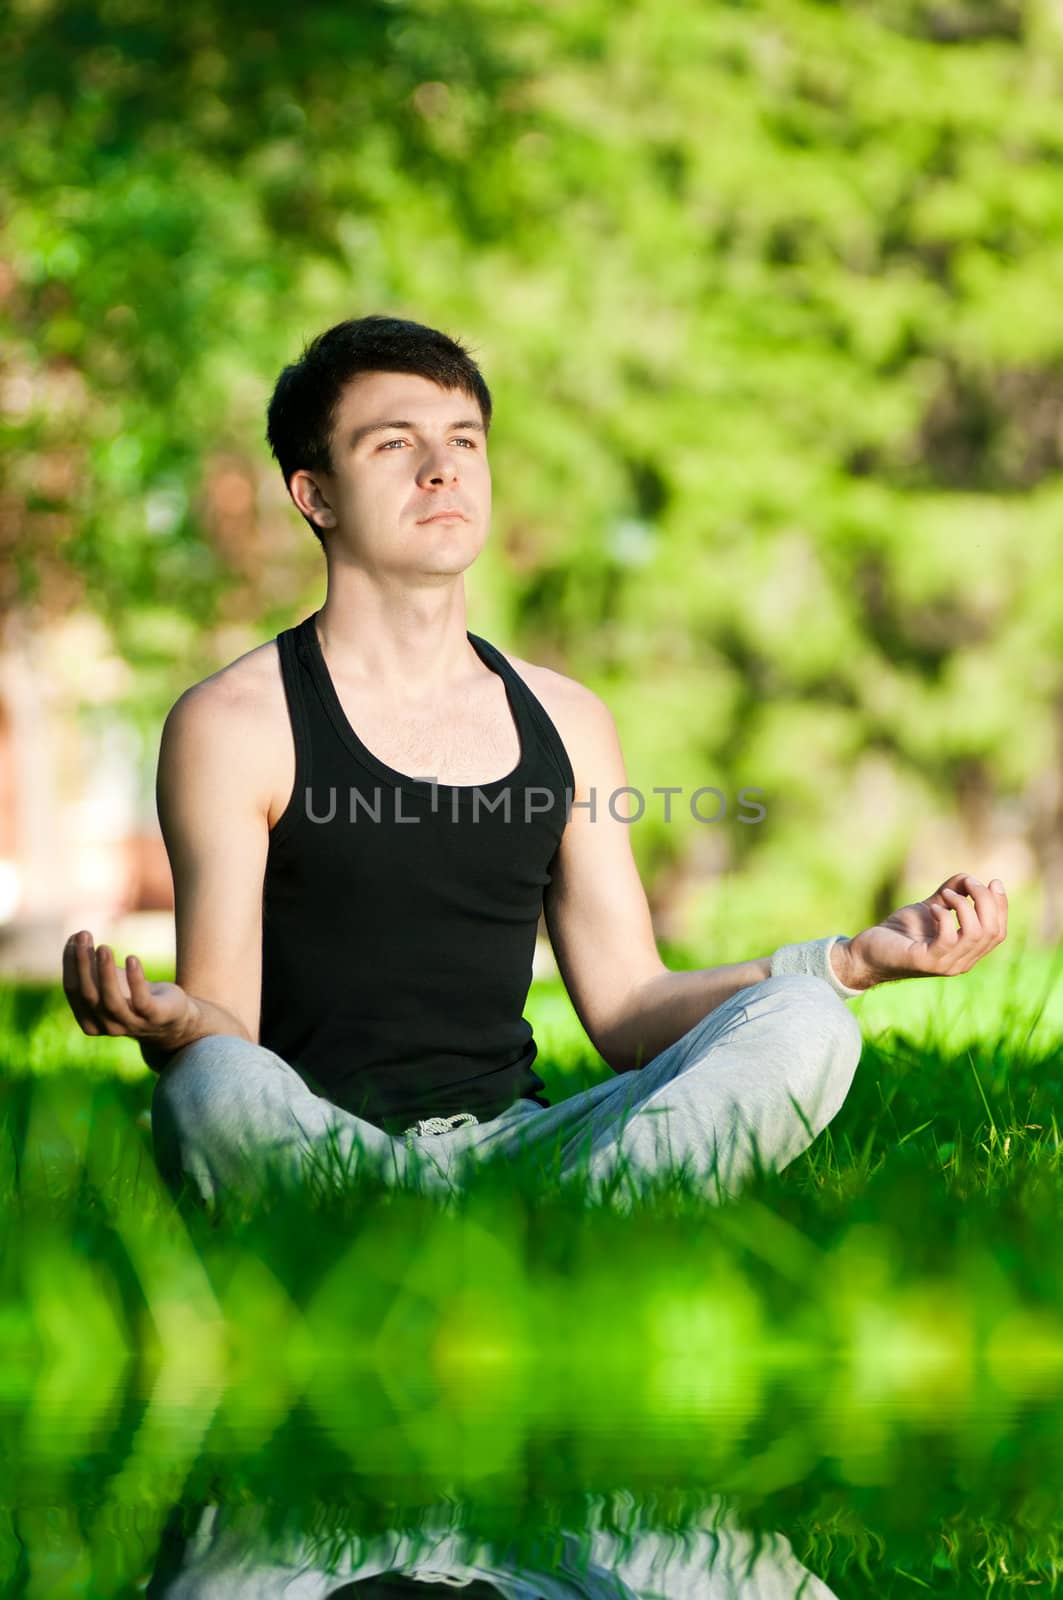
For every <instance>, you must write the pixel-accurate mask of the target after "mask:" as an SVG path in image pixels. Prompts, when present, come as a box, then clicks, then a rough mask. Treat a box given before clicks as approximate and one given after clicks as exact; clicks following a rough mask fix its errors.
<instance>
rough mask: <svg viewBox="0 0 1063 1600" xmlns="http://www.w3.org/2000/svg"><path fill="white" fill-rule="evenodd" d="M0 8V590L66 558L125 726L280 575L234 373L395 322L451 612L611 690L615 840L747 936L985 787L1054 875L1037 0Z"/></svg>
mask: <svg viewBox="0 0 1063 1600" xmlns="http://www.w3.org/2000/svg"><path fill="white" fill-rule="evenodd" d="M5 10H6V33H7V42H6V45H5V48H4V52H3V57H2V60H3V71H4V81H3V94H2V98H0V139H2V142H3V146H4V149H5V151H6V156H5V161H4V163H3V167H2V170H0V217H2V222H3V242H2V244H0V314H2V319H3V331H4V336H5V339H6V341H7V343H8V347H9V356H8V364H7V368H6V375H5V378H4V383H3V390H2V397H3V405H2V410H0V442H2V445H3V453H4V457H5V460H6V466H5V469H4V473H5V477H4V482H3V486H2V495H3V519H2V524H0V528H2V532H0V540H2V543H3V550H4V557H5V560H4V564H3V580H2V581H3V593H2V600H0V606H7V607H11V606H15V605H23V606H24V605H29V604H33V605H35V606H37V607H39V608H41V609H42V610H43V611H44V612H45V613H47V611H48V609H49V608H52V609H62V608H63V607H65V606H66V605H69V604H70V603H72V602H73V601H75V600H77V599H78V598H79V597H81V596H84V597H86V598H87V599H88V601H89V602H90V603H91V604H93V605H94V606H96V607H98V608H99V609H100V610H101V612H102V613H103V614H104V615H105V616H106V618H107V621H108V624H109V625H110V627H111V628H112V629H113V631H114V635H115V637H116V639H117V642H118V645H119V647H120V649H121V650H122V651H123V653H124V654H125V655H126V656H127V657H128V658H129V659H130V660H131V661H132V662H133V663H134V664H135V665H136V667H137V678H136V694H135V695H133V696H131V697H130V703H129V708H128V709H129V712H130V714H131V715H137V716H138V717H139V718H140V719H141V720H142V721H144V722H145V724H146V725H149V726H152V727H156V728H157V725H158V723H159V721H160V720H161V716H162V714H163V712H164V710H165V708H166V706H167V705H168V704H169V703H170V701H171V700H172V699H173V698H174V697H175V696H176V694H177V693H178V692H179V691H180V690H181V689H182V688H183V687H184V686H185V685H186V684H187V683H189V682H190V681H193V679H194V678H196V677H198V676H202V675H203V674H205V673H206V672H208V671H212V670H214V668H215V667H216V666H218V665H219V664H221V662H222V661H224V660H228V659H231V658H232V655H233V654H234V653H236V652H234V651H233V649H232V648H231V641H232V635H231V634H222V633H219V632H215V631H214V630H215V629H216V628H217V627H219V626H220V625H222V624H225V623H232V622H240V621H242V622H246V623H248V624H250V626H251V629H252V631H253V633H254V636H255V637H256V638H267V637H270V636H271V635H272V634H273V633H274V632H276V631H277V629H278V628H279V627H282V626H287V625H288V624H289V623H290V622H291V621H292V620H294V618H295V617H296V616H297V615H298V614H299V603H298V602H299V601H302V603H303V604H304V606H305V608H309V604H310V603H312V602H316V600H317V598H318V597H319V595H320V593H321V585H322V578H323V573H322V571H321V565H320V553H319V551H318V550H317V546H316V543H315V541H313V540H312V539H311V537H310V535H309V533H308V530H307V529H306V528H305V526H304V525H303V524H302V522H301V521H300V519H299V518H298V516H297V515H296V513H295V512H294V510H293V509H292V508H291V507H290V506H289V504H288V502H287V497H286V494H285V491H284V487H283V484H282V482H281V479H280V475H279V472H278V471H277V469H276V467H275V464H274V463H273V462H272V461H271V460H270V458H269V457H268V453H267V451H266V447H265V444H264V442H263V428H264V406H265V401H266V398H267V396H268V393H269V389H270V387H271V385H272V382H273V379H274V377H275V375H276V373H277V372H278V370H279V369H280V367H281V366H282V365H283V364H284V363H285V362H286V361H287V360H290V359H292V357H293V356H294V355H295V354H296V353H297V352H298V350H299V349H300V348H301V346H302V343H303V341H304V340H305V339H306V338H308V337H309V336H311V335H313V334H314V333H316V332H318V331H320V330H321V329H322V328H324V327H326V326H328V325H329V324H330V323H332V322H334V321H336V320H339V319H340V318H342V317H346V316H351V315H360V314H364V313H365V312H367V311H388V312H392V313H395V314H399V315H407V316H411V317H414V318H416V319H417V320H420V321H424V322H427V323H429V324H432V325H436V326H441V327H443V328H445V329H446V330H447V331H449V332H451V333H454V334H457V335H458V336H459V337H462V338H464V339H466V340H467V341H468V342H470V343H471V345H472V347H473V350H474V353H475V354H476V355H477V357H478V359H479V360H480V361H481V363H482V365H483V368H484V371H485V375H486V377H487V380H488V383H489V384H490V386H491V387H492V390H493V392H494V395H495V399H496V423H495V427H494V429H493V437H492V444H491V453H492V467H493V473H494V480H495V519H494V520H495V527H494V532H493V535H492V539H491V541H490V543H489V545H488V548H487V550H486V551H485V553H484V555H483V556H482V557H481V559H480V561H479V562H478V563H477V565H476V567H474V569H472V572H471V573H470V576H469V580H468V587H469V595H470V625H471V626H473V627H474V628H476V629H477V630H479V631H482V632H484V633H486V634H487V635H488V636H489V637H492V636H494V637H496V638H500V639H502V640H504V641H505V642H506V643H507V645H509V646H511V647H513V648H516V649H518V650H519V652H520V653H521V654H523V655H525V656H527V657H529V658H531V659H533V660H540V661H543V662H544V663H546V664H550V665H554V666H557V667H559V668H560V669H561V670H564V671H567V672H569V673H571V674H572V675H574V676H576V677H578V678H580V679H581V680H582V681H585V682H587V683H589V684H590V685H591V686H592V687H594V688H596V689H597V690H598V691H599V692H600V693H602V694H603V695H604V696H605V698H606V699H607V700H608V702H609V704H610V705H611V707H612V708H613V710H614V713H615V715H616V717H617V721H618V724H619V727H620V730H621V734H622V737H623V740H624V746H625V751H626V753H627V758H628V768H629V780H630V782H631V783H632V784H635V785H637V786H638V787H640V788H641V789H642V791H643V792H644V793H645V794H647V796H650V800H651V803H650V804H648V805H647V809H646V813H645V816H644V818H643V820H642V821H641V822H639V823H638V825H637V827H636V829H635V833H634V836H633V837H634V839H635V842H636V848H637V852H638V854H639V857H640V864H641V865H642V866H643V867H644V868H645V869H646V870H647V872H648V874H649V877H650V879H651V880H652V881H653V882H654V883H659V884H664V883H665V882H666V881H667V879H668V876H669V873H670V872H672V871H673V870H675V869H677V868H678V867H680V866H681V865H682V864H684V863H686V864H688V865H691V864H692V865H693V866H694V868H695V869H696V870H699V871H702V872H703V873H705V874H707V875H711V874H715V875H717V876H720V875H726V874H727V873H728V872H731V871H734V872H735V873H740V874H741V875H742V899H743V902H744V904H745V905H746V906H747V907H748V909H749V915H750V917H751V918H753V919H754V920H755V921H756V923H757V925H758V927H759V928H760V929H761V930H763V932H762V940H761V943H760V944H758V949H759V948H761V947H763V948H768V945H767V943H766V941H767V940H768V939H769V938H777V939H778V940H782V939H787V938H793V937H797V936H799V935H800V934H801V932H802V929H803V927H804V926H806V925H807V927H808V931H809V933H812V932H813V931H815V922H814V921H813V918H814V917H817V918H819V917H821V916H822V912H821V911H814V909H813V908H814V907H820V906H822V905H824V904H830V905H832V906H833V907H835V908H836V912H837V917H838V923H837V926H838V927H839V928H841V927H843V926H846V925H847V924H848V922H849V921H850V920H851V919H852V920H855V919H856V918H857V917H858V916H863V915H865V914H866V913H867V912H868V911H874V912H875V913H876V914H881V912H882V911H883V910H885V909H891V908H892V906H893V905H894V904H896V903H899V900H898V894H899V892H903V894H908V895H911V894H913V893H915V892H918V894H920V895H922V894H925V893H928V892H930V890H931V889H932V888H934V887H935V883H923V882H921V881H920V882H919V883H917V884H914V885H909V884H907V882H906V881H905V873H906V862H907V860H908V855H909V850H910V847H911V843H912V840H913V838H914V837H915V836H916V835H917V834H919V833H920V832H921V830H923V829H924V828H925V827H926V826H928V825H929V823H930V822H931V821H932V820H935V821H937V822H938V823H940V824H941V826H942V827H943V828H944V830H945V834H946V836H947V833H948V829H949V826H950V825H954V826H955V827H956V828H957V830H959V829H961V828H962V830H963V831H962V834H961V833H958V834H957V836H958V837H962V838H963V839H964V840H967V839H973V838H977V837H978V836H979V832H978V830H979V827H980V826H983V825H984V823H985V818H986V815H987V809H986V808H987V805H994V804H997V803H998V802H999V803H1000V804H1002V805H1005V806H1010V813H1009V814H1010V815H1011V817H1012V820H1013V823H1014V832H1015V834H1016V836H1018V835H1022V836H1023V837H1024V838H1025V840H1026V843H1027V844H1028V847H1029V849H1030V850H1031V851H1032V855H1033V859H1034V861H1035V863H1036V869H1037V872H1038V874H1039V876H1040V877H1041V878H1042V880H1043V882H1044V883H1045V885H1046V890H1045V892H1046V894H1049V893H1051V894H1053V895H1054V896H1055V898H1056V904H1057V905H1058V903H1059V896H1060V895H1061V894H1063V883H1061V881H1060V880H1061V876H1063V867H1061V866H1060V862H1059V853H1058V847H1057V845H1056V844H1054V843H1053V841H1054V840H1057V839H1058V817H1057V816H1056V814H1055V812H1053V811H1052V810H1051V805H1052V804H1053V802H1051V800H1050V799H1048V800H1046V799H1045V798H1044V793H1045V790H1044V778H1045V774H1046V773H1047V772H1050V771H1051V769H1052V764H1053V762H1055V761H1056V760H1057V759H1058V756H1057V752H1058V751H1059V750H1060V748H1063V667H1061V661H1060V652H1059V648H1058V641H1059V639H1060V637H1061V636H1063V582H1061V581H1060V580H1061V578H1063V566H1061V558H1060V539H1059V528H1060V521H1061V516H1063V475H1061V472H1060V466H1061V459H1063V456H1061V452H1063V331H1061V328H1063V325H1061V323H1060V319H1059V316H1058V306H1059V304H1060V303H1061V300H1063V186H1061V185H1060V182H1059V172H1060V162H1061V160H1063V110H1061V105H1063V99H1061V89H1063V29H1061V25H1060V18H1059V13H1058V8H1057V7H1054V6H1053V5H1052V4H1051V3H1050V0H1026V3H1021V4H1020V3H1018V0H861V3H857V4H853V5H847V6H844V7H839V6H834V5H824V4H821V3H818V0H771V3H766V4H753V3H750V4H739V3H727V4H725V3H719V4H701V5H697V4H692V3H690V0H626V3H624V4H620V5H618V4H615V3H611V0H610V3H608V4H607V3H605V0H576V3H567V0H566V3H565V4H561V3H558V0H546V3H541V4H536V5H529V4H521V3H518V0H448V3H447V4H446V5H443V4H442V3H441V0H409V3H403V0H360V3H359V5H358V6H357V7H350V6H344V5H339V4H333V3H319V4H316V5H311V6H309V7H305V8H300V9H295V8H291V7H283V6H280V5H278V4H276V3H275V0H266V3H259V4H256V5H254V6H251V5H249V4H247V0H237V3H235V4H231V5H226V6H224V7H222V6H216V5H211V4H209V3H207V0H193V3H191V4H189V5H182V6H180V7H174V8H162V7H159V6H157V5H152V4H149V3H148V0H108V3H99V4H95V5H93V4H89V3H86V0H33V3H31V0H20V3H16V4H12V3H10V0H9V3H8V5H7V6H6V8H5ZM293 597H296V600H297V603H296V604H295V606H294V608H293ZM252 642H253V640H252ZM658 784H672V785H677V784H681V785H684V786H685V787H686V788H687V789H688V790H692V789H694V788H696V787H697V786H698V785H699V784H712V785H715V786H716V787H718V788H719V789H720V790H721V792H722V793H723V794H724V796H725V797H726V799H727V805H728V812H727V816H726V819H724V820H722V821H721V823H720V825H719V826H717V827H713V828H707V827H706V826H704V825H703V824H699V823H698V822H697V821H696V820H694V818H693V817H692V816H691V815H690V814H689V808H688V807H687V806H686V805H685V804H684V805H683V806H682V807H680V808H678V809H677V811H676V814H675V815H676V820H675V821H674V822H672V823H671V824H669V823H667V822H666V821H665V820H664V811H663V806H662V805H660V804H658V803H657V801H656V799H655V798H654V797H652V795H651V791H652V789H653V787H654V786H655V785H658ZM743 787H757V788H759V789H760V790H761V791H762V793H761V795H760V796H759V798H760V799H761V800H762V802H763V803H764V804H765V806H766V808H767V817H766V819H765V821H764V822H763V823H762V824H761V825H759V826H756V827H751V826H743V825H742V824H741V823H740V822H738V821H736V820H735V812H736V809H737V806H738V793H739V790H740V789H742V788H743ZM1049 789H1051V786H1050V785H1049ZM1053 792H1054V791H1053ZM1046 806H1048V807H1049V810H1048V811H1046V809H1045V807H1046ZM709 814H710V815H711V797H709ZM992 825H993V826H994V827H996V829H997V836H999V829H1000V826H1001V823H1000V818H999V816H998V815H996V814H994V820H993V824H992ZM991 837H992V835H991ZM967 865H968V863H967V861H965V860H959V859H953V858H952V857H951V855H950V857H949V858H948V859H942V860H941V862H940V874H939V876H940V878H943V877H945V876H946V874H947V873H949V872H952V871H956V870H961V869H963V868H965V867H967ZM902 885H903V891H902ZM685 914H686V916H687V918H688V921H687V923H686V926H687V928H688V929H689V930H690V931H693V932H697V931H699V930H700V931H704V932H707V931H708V930H709V929H710V928H711V930H712V932H713V934H714V936H715V935H718V934H719V932H720V929H721V925H722V922H723V921H724V920H726V918H727V916H729V915H730V912H729V908H728V907H727V904H726V900H724V901H723V902H721V900H720V897H719V895H718V893H717V890H716V887H715V886H713V887H710V888H708V889H706V890H705V891H704V893H703V895H702V897H701V898H700V899H699V898H698V897H697V896H695V897H694V899H693V900H692V901H691V902H690V903H689V904H688V905H687V906H686V911H685ZM1057 931H1058V930H1057ZM746 953H747V954H748V951H747V952H746Z"/></svg>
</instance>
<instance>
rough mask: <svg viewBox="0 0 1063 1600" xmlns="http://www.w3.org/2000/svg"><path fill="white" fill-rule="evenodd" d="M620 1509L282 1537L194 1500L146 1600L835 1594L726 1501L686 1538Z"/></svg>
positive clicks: (443, 1516) (690, 1598)
mask: <svg viewBox="0 0 1063 1600" xmlns="http://www.w3.org/2000/svg"><path fill="white" fill-rule="evenodd" d="M618 1500H622V1501H626V1503H627V1508H626V1512H625V1514H624V1515H623V1517H622V1519H618V1518H617V1517H616V1516H615V1515H614V1514H613V1512H615V1508H616V1505H617V1501H618ZM610 1506H611V1508H612V1509H611V1511H610V1513H609V1514H603V1512H604V1509H605V1508H604V1504H603V1502H602V1500H601V1499H600V1498H599V1497H588V1515H587V1518H586V1520H585V1523H584V1525H583V1526H582V1527H575V1526H570V1527H567V1528H562V1529H558V1528H550V1529H549V1530H548V1531H547V1532H544V1534H543V1536H542V1537H541V1539H539V1540H536V1538H535V1534H534V1530H529V1529H528V1527H527V1520H526V1519H527V1508H523V1509H522V1511H521V1517H522V1519H523V1525H522V1528H521V1530H520V1536H519V1538H518V1537H516V1535H515V1536H514V1538H513V1539H511V1540H506V1539H500V1538H499V1537H498V1536H497V1534H495V1535H494V1536H492V1537H489V1538H484V1537H482V1536H478V1535H477V1533H476V1532H475V1530H473V1529H471V1528H470V1527H468V1526H466V1525H465V1523H466V1522H467V1520H468V1517H467V1514H466V1513H465V1511H464V1508H463V1507H462V1505H461V1503H460V1502H456V1501H448V1502H447V1503H445V1504H440V1505H435V1506H432V1507H431V1508H430V1509H428V1510H427V1511H426V1512H425V1513H424V1514H423V1515H422V1516H421V1518H420V1523H419V1526H417V1527H414V1528H412V1529H411V1528H409V1527H406V1528H399V1527H396V1528H394V1529H393V1530H391V1531H389V1532H386V1533H383V1534H376V1535H373V1536H372V1537H359V1535H358V1534H357V1533H356V1532H355V1531H354V1530H352V1529H350V1528H349V1527H345V1526H344V1525H343V1523H342V1520H341V1519H340V1518H338V1517H337V1514H336V1509H335V1508H330V1514H329V1515H328V1516H325V1517H323V1516H322V1515H321V1514H320V1513H317V1514H315V1513H314V1512H312V1511H311V1512H305V1511H304V1512H303V1513H302V1514H298V1513H297V1514H296V1515H295V1516H294V1518H293V1517H292V1516H290V1515H289V1516H286V1517H285V1519H284V1526H283V1528H278V1527H277V1526H276V1517H275V1515H270V1514H267V1511H266V1508H265V1507H263V1506H261V1505H250V1504H247V1503H246V1502H244V1503H240V1504H233V1505H226V1504H224V1503H217V1502H215V1503H201V1504H199V1505H194V1506H186V1505H183V1504H182V1505H178V1506H177V1507H175V1508H174V1511H173V1514H172V1515H171V1517H170V1519H169V1521H168V1524H167V1526H166V1529H165V1531H164V1533H163V1537H162V1541H161V1545H160V1551H159V1559H158V1562H157V1564H156V1567H155V1573H154V1576H153V1577H152V1580H151V1582H150V1584H149V1585H148V1589H147V1593H148V1596H149V1600H163V1597H165V1600H222V1597H224V1600H237V1597H239V1600H244V1597H248V1600H250V1597H251V1596H256V1597H261V1600H270V1597H271V1596H277V1597H278V1600H279V1597H280V1596H285V1597H286V1600H292V1597H296V1596H297V1597H298V1600H319V1597H324V1596H331V1597H335V1596H340V1595H344V1596H347V1595H358V1596H359V1597H362V1596H365V1597H366V1600H369V1597H372V1600H385V1597H388V1600H390V1597H392V1596H395V1597H396V1600H397V1597H398V1596H409V1595H413V1596H423V1594H424V1586H425V1585H436V1586H438V1587H440V1588H442V1589H452V1588H460V1589H461V1590H462V1593H463V1595H464V1596H465V1597H466V1600H490V1597H493V1596H503V1597H505V1600H575V1597H584V1596H586V1597H588V1600H651V1597H652V1600H659V1597H661V1596H667V1597H668V1600H724V1597H725V1596H726V1597H728V1600H735V1597H739V1596H742V1597H749V1600H754V1597H756V1600H775V1597H778V1600H783V1597H784V1596H785V1597H787V1600H791V1597H792V1596H794V1595H797V1594H800V1595H802V1596H807V1597H808V1600H831V1597H832V1596H833V1590H831V1589H828V1588H827V1586H826V1584H824V1583H822V1582H821V1581H820V1580H819V1579H818V1578H816V1577H815V1576H814V1575H813V1574H812V1573H810V1572H809V1571H808V1569H807V1567H804V1566H802V1564H801V1562H800V1561H798V1559H797V1557H796V1556H795V1555H794V1552H793V1549H792V1547H791V1545H790V1543H789V1541H788V1540H787V1539H786V1538H784V1537H783V1535H782V1534H779V1533H768V1534H765V1533H757V1532H751V1531H749V1530H747V1529H744V1528H742V1527H741V1526H739V1524H738V1522H737V1521H736V1520H735V1519H734V1517H733V1515H732V1514H730V1513H729V1512H728V1511H727V1510H726V1508H725V1503H724V1502H723V1501H722V1500H721V1499H719V1498H718V1497H713V1498H711V1499H708V1500H706V1502H705V1505H704V1508H703V1510H702V1512H701V1514H700V1515H699V1517H698V1518H697V1522H698V1524H699V1525H698V1526H696V1527H690V1526H684V1527H683V1528H682V1529H677V1528H671V1529H669V1528H667V1527H663V1526H657V1527H654V1526H652V1525H651V1523H650V1519H649V1514H648V1512H647V1509H646V1508H645V1507H644V1506H642V1505H641V1504H639V1503H638V1502H636V1501H635V1500H634V1498H633V1497H632V1496H629V1495H624V1496H617V1495H614V1496H611V1497H610ZM620 1520H622V1522H623V1526H622V1527H620V1526H617V1523H618V1521H620ZM271 1523H272V1524H273V1525H272V1526H271Z"/></svg>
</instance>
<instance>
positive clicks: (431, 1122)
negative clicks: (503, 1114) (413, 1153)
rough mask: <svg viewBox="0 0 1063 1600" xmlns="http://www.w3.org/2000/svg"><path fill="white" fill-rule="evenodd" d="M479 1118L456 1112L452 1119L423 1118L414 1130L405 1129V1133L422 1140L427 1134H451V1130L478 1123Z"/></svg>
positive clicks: (467, 1113)
mask: <svg viewBox="0 0 1063 1600" xmlns="http://www.w3.org/2000/svg"><path fill="white" fill-rule="evenodd" d="M479 1120H480V1119H479V1117H474V1116H473V1114H472V1112H471V1111H456V1112H455V1113H454V1115H453V1116H452V1117H422V1118H421V1120H420V1122H418V1124H417V1126H416V1127H414V1128H404V1129H403V1130H402V1131H403V1133H412V1134H414V1135H415V1136H416V1137H418V1138H420V1136H421V1135H422V1134H425V1133H449V1132H450V1130H451V1128H461V1127H464V1126H467V1125H468V1124H470V1123H474V1122H476V1123H478V1122H479Z"/></svg>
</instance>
